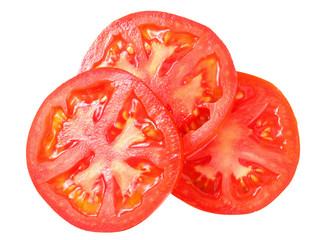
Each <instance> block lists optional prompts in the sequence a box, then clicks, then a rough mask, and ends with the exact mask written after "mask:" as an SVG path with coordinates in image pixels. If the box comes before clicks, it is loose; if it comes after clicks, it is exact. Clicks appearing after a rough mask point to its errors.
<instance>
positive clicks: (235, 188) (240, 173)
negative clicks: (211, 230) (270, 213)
mask: <svg viewBox="0 0 324 240" xmlns="http://www.w3.org/2000/svg"><path fill="white" fill-rule="evenodd" d="M298 160H299V136H298V129H297V123H296V119H295V116H294V114H293V111H292V109H291V107H290V105H289V103H288V101H287V100H286V99H285V97H284V96H283V95H282V93H281V92H280V91H279V90H278V89H277V88H276V87H275V86H273V85H272V84H271V83H269V82H267V81H265V80H263V79H260V78H257V77H254V76H251V75H248V74H244V73H238V87H237V93H236V97H235V101H234V106H233V109H232V112H231V113H230V114H229V116H228V118H227V119H226V120H225V122H224V124H223V125H222V126H221V128H220V129H219V131H218V134H217V136H216V137H215V138H214V139H213V140H212V141H211V142H209V143H208V144H207V145H206V146H205V147H203V148H202V149H200V150H199V151H197V152H195V153H194V154H192V155H191V156H189V157H187V158H186V159H185V163H184V167H183V173H182V176H181V178H180V181H179V184H178V185H177V187H176V189H175V190H174V192H173V194H174V195H175V196H177V197H178V198H180V199H181V200H183V201H184V202H186V203H188V204H190V205H192V206H194V207H196V208H199V209H201V210H204V211H208V212H212V213H220V214H244V213H251V212H254V211H257V210H259V209H261V208H263V207H265V206H266V205H268V204H269V203H270V202H272V201H273V200H274V199H275V198H276V197H277V196H278V195H279V194H280V193H281V192H282V191H283V190H284V189H285V188H286V187H287V186H288V184H289V182H290V181H291V179H292V178H293V175H294V173H295V170H296V167H297V164H298Z"/></svg>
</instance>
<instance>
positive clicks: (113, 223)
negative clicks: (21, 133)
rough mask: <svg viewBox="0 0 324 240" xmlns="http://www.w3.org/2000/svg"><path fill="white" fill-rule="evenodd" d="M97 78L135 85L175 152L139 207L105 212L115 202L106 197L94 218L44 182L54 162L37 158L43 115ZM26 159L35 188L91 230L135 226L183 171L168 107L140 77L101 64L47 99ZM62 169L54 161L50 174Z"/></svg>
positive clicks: (83, 150) (75, 150)
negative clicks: (75, 206) (75, 90)
mask: <svg viewBox="0 0 324 240" xmlns="http://www.w3.org/2000/svg"><path fill="white" fill-rule="evenodd" d="M98 80H101V81H105V80H109V81H112V82H115V83H117V84H118V86H120V87H124V86H132V87H133V89H134V92H135V93H136V94H137V95H138V96H139V97H142V98H143V99H144V98H145V100H143V101H144V102H145V103H147V107H148V108H152V111H150V114H152V115H154V117H157V118H158V119H159V123H158V125H159V127H160V129H162V130H163V131H166V130H167V129H168V131H170V136H167V137H166V138H168V139H167V140H166V141H167V142H168V144H169V148H170V153H171V152H173V154H172V158H171V159H170V161H169V167H166V168H168V169H165V174H166V176H165V177H164V179H163V181H161V182H160V185H159V188H158V189H156V187H154V188H153V189H152V190H151V191H148V192H146V193H145V196H144V197H143V199H142V203H141V205H140V206H139V207H137V208H135V209H134V210H132V211H130V212H127V213H125V214H122V215H121V216H119V217H117V216H109V215H105V214H107V213H111V210H109V205H112V204H113V202H112V198H110V199H106V200H104V202H103V206H102V208H101V210H100V214H99V217H95V218H91V217H89V216H86V215H84V214H82V213H80V212H78V211H76V209H75V208H73V207H72V206H71V204H70V203H69V201H67V200H65V199H63V198H62V197H61V196H60V195H58V194H55V193H54V192H53V190H52V189H51V188H50V187H49V186H48V184H44V179H46V180H48V177H47V175H48V174H49V171H48V167H46V166H45V165H46V164H51V163H45V164H44V165H43V167H39V161H38V159H37V146H38V144H39V139H40V138H41V135H42V130H43V126H44V119H45V116H47V114H48V109H49V108H50V107H51V106H56V105H60V104H62V103H64V102H65V100H66V93H67V92H70V91H71V90H72V89H75V88H80V87H86V86H89V85H91V84H92V83H95V82H96V81H98ZM153 108H154V109H153ZM64 109H65V110H66V111H67V109H66V107H64ZM171 149H172V150H171ZM87 151H88V149H86V148H85V147H84V146H80V147H79V146H76V147H74V148H72V149H69V151H67V153H64V154H66V155H67V156H66V157H67V158H68V156H74V155H77V156H78V157H79V158H82V156H85V155H86V152H87ZM170 153H168V156H170V155H171V154H170ZM26 159H27V168H28V172H29V175H30V177H31V180H32V182H33V184H34V186H35V188H36V190H37V191H38V193H39V194H40V195H41V197H42V198H43V199H44V200H45V201H46V202H47V204H48V205H49V206H50V207H51V208H52V209H53V210H54V211H55V212H56V213H57V214H58V215H59V216H61V217H62V218H63V219H65V220H66V221H67V222H68V223H70V224H72V225H73V226H75V227H77V228H81V229H83V230H87V231H92V232H118V231H124V230H126V229H129V228H132V227H134V226H136V225H137V224H139V223H141V222H142V221H144V220H145V219H146V218H148V217H149V216H150V215H151V214H152V213H153V212H154V211H155V210H156V209H157V208H158V207H159V206H160V204H161V203H162V202H163V201H164V200H165V199H166V197H167V196H168V195H169V194H170V193H171V191H172V189H173V188H174V186H175V185H176V183H177V181H178V179H179V176H180V172H181V171H182V162H183V147H182V143H181V139H180V135H179V133H178V131H177V130H176V128H175V127H174V123H173V121H172V118H171V117H170V114H169V113H168V111H166V109H165V107H164V106H163V105H162V104H161V102H160V101H159V100H158V98H157V97H156V96H155V94H154V93H153V92H152V91H151V90H150V89H149V88H148V87H147V86H146V85H145V84H144V83H143V82H142V81H141V80H139V79H138V78H136V77H135V76H133V75H131V74H129V73H127V72H125V71H123V70H120V69H113V68H102V69H95V70H91V71H86V72H84V73H82V74H79V75H77V76H75V77H74V78H72V79H70V80H68V81H66V82H65V83H63V84H62V85H61V86H59V87H58V88H57V89H56V90H54V91H53V92H52V93H51V94H50V95H49V96H48V97H47V98H46V99H45V100H44V102H43V103H42V104H41V106H40V108H39V109H38V111H37V113H36V115H35V118H34V120H33V123H32V125H31V128H30V131H29V134H28V140H27V146H26ZM75 163H76V160H75V161H73V160H71V163H70V166H73V165H74V164H75ZM164 164H165V163H164ZM61 165H62V164H61ZM44 166H45V167H44ZM62 169H63V166H60V164H56V165H55V164H54V168H53V171H52V173H51V175H53V176H55V175H56V174H58V173H60V172H62ZM106 187H107V188H109V187H110V188H112V187H113V186H112V183H111V182H110V183H106ZM107 206H108V207H107Z"/></svg>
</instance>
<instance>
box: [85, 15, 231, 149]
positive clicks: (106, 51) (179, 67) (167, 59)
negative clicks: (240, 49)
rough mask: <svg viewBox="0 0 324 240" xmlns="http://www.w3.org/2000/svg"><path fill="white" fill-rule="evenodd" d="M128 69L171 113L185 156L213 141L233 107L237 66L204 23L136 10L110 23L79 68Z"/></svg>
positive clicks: (221, 43)
mask: <svg viewBox="0 0 324 240" xmlns="http://www.w3.org/2000/svg"><path fill="white" fill-rule="evenodd" d="M102 67H114V68H120V69H123V70H126V71H128V72H130V73H132V74H134V75H135V76H137V77H139V78H140V79H141V80H143V81H144V82H145V83H146V84H147V85H148V86H149V87H150V88H151V89H152V90H153V91H154V92H155V93H156V95H157V96H158V97H159V98H160V99H161V100H162V102H163V104H164V105H165V106H166V107H167V109H168V110H169V111H170V112H171V113H172V115H173V118H174V120H175V123H176V125H177V127H178V129H179V131H180V134H181V136H182V137H183V144H184V152H185V154H186V155H188V154H190V153H191V152H193V151H195V150H196V149H198V148H199V147H201V146H203V145H204V144H205V143H206V142H207V141H209V140H210V139H211V138H212V137H213V136H214V134H215V132H216V130H217V128H216V127H215V126H218V125H219V124H220V123H221V122H222V121H223V119H224V118H225V115H226V114H227V112H228V111H229V109H230V107H231V104H232V102H233V99H234V96H235V90H236V71H235V69H234V66H233V62H232V59H231V56H230V54H229V52H228V50H227V49H226V47H225V45H224V44H223V42H222V41H221V40H220V39H219V38H218V37H217V36H216V35H215V33H214V32H213V31H211V30H210V29H209V28H207V27H206V26H203V25H201V24H199V23H196V22H194V21H191V20H189V19H186V18H183V17H179V16H175V15H172V14H168V13H163V12H150V11H149V12H138V13H134V14H130V15H128V16H125V17H123V18H121V19H119V20H116V21H115V22H113V23H111V24H110V25H109V26H108V27H107V28H106V29H104V30H103V32H102V33H101V34H100V35H99V36H98V38H97V39H96V41H95V42H94V43H93V45H92V46H91V47H90V49H89V51H88V52H87V54H86V55H85V57H84V59H83V62H82V66H81V69H80V72H83V71H86V70H89V69H94V68H102Z"/></svg>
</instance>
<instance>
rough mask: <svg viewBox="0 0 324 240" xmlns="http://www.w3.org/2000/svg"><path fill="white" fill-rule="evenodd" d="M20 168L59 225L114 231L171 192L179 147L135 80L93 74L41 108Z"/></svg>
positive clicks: (165, 118) (165, 117)
mask: <svg viewBox="0 0 324 240" xmlns="http://www.w3.org/2000/svg"><path fill="white" fill-rule="evenodd" d="M27 165H28V170H29V173H30V176H31V179H32V181H33V183H34V185H35V187H36V189H37V190H38V192H39V193H40V195H41V196H42V197H43V198H44V199H45V201H46V202H47V203H48V204H49V205H50V206H51V207H52V208H53V209H54V211H56V212H57V213H58V214H59V215H60V216H61V217H63V218H64V219H65V220H67V221H68V222H70V223H71V224H73V225H75V226H77V227H79V228H82V229H85V230H89V231H98V232H111V231H121V230H124V229H127V228H130V227H132V226H134V225H136V224H138V223H140V222H141V221H143V220H144V219H145V218H147V217H148V216H149V215H150V214H151V213H152V212H153V211H154V210H155V209H156V208H157V207H158V206H159V205H160V204H161V203H162V201H163V200H164V199H165V198H166V197H167V196H168V194H169V193H170V192H171V190H172V188H173V186H174V185H175V182H176V181H177V178H178V175H179V171H180V170H181V166H182V145H181V143H180V135H179V133H178V131H177V129H176V127H175V126H174V124H173V122H172V120H171V118H170V115H169V113H168V111H167V110H166V109H165V108H164V106H163V105H162V103H161V102H160V101H159V100H158V99H157V98H156V96H155V95H154V94H153V93H152V92H151V91H150V90H149V89H148V88H147V87H146V86H145V85H144V84H143V83H142V82H141V81H140V80H139V79H137V78H136V77H135V76H133V75H131V74H129V73H127V72H125V71H122V70H119V69H109V68H106V69H95V70H91V71H88V72H85V73H82V74H80V75H78V76H76V77H74V78H73V79H71V80H69V81H67V82H66V83H64V84H63V85H61V86H60V87H58V88H57V89H56V90H55V91H54V92H53V93H51V94H50V95H49V96H48V97H47V98H46V100H45V101H44V102H43V104H42V105H41V107H40V109H39V110H38V112H37V114H36V116H35V119H34V121H33V123H32V126H31V129H30V133H29V137H28V143H27Z"/></svg>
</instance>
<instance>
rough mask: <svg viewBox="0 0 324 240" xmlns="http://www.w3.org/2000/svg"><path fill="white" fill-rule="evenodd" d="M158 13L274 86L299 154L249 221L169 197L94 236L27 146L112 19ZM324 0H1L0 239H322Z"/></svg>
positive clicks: (244, 69) (248, 217) (323, 214)
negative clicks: (61, 204) (47, 192)
mask: <svg viewBox="0 0 324 240" xmlns="http://www.w3.org/2000/svg"><path fill="white" fill-rule="evenodd" d="M142 10H160V11H166V12H170V13H174V14H177V15H181V16H184V17H187V18H189V19H192V20H195V21H197V22H200V23H202V24H204V25H206V26H208V27H209V28H211V29H212V30H213V31H215V32H216V34H217V35H218V36H219V37H220V38H221V39H222V40H223V41H224V43H225V44H226V45H227V47H228V49H229V51H230V53H231V54H232V58H233V61H234V64H235V66H236V69H237V70H239V71H243V72H246V73H250V74H253V75H256V76H259V77H262V78H264V79H267V80H268V81H270V82H272V83H274V84H275V85H276V86H277V87H278V88H279V89H281V90H282V92H283V93H284V94H285V96H286V97H287V98H288V100H289V101H290V103H291V106H292V108H293V109H294V112H295V115H296V117H297V120H298V123H299V131H300V139H301V156H300V163H299V165H298V168H297V172H296V175H295V177H294V179H293V180H292V182H291V184H290V185H289V186H288V188H287V189H286V190H285V191H284V192H283V193H282V194H281V195H280V196H279V197H278V198H277V199H276V200H275V201H274V202H273V203H271V204H270V205H269V206H267V207H266V208H264V209H263V210H261V211H259V212H256V213H253V214H248V215H242V216H223V215H216V214H211V213H206V212H202V211H199V210H197V209H195V208H193V207H190V206H188V205H186V204H185V203H182V202H181V201H180V200H178V199H176V198H175V197H173V196H170V197H169V198H168V199H167V200H166V201H165V202H164V203H163V204H162V205H161V207H160V208H159V209H158V210H157V211H156V212H154V213H153V215H151V217H149V218H148V219H147V220H145V221H144V222H142V223H141V224H139V225H138V226H136V227H134V228H132V229H130V230H127V231H124V232H119V233H93V232H86V231H83V230H80V229H78V228H75V227H73V226H71V225H70V224H69V223H67V222H66V221H64V220H63V219H61V218H60V217H59V216H58V215H57V214H56V213H54V212H53V211H52V210H51V208H50V207H49V206H48V205H47V204H46V203H45V202H44V201H43V199H42V198H41V197H40V196H39V195H38V193H37V192H36V190H35V188H34V186H33V185H32V182H31V180H30V178H29V175H28V171H27V167H26V158H25V147H26V141H27V135H28V131H29V127H30V125H31V122H32V120H33V117H34V115H35V113H36V111H37V109H38V107H39V105H40V104H41V102H42V101H43V100H44V98H45V97H46V96H47V95H48V94H49V93H51V92H52V91H53V90H54V89H55V88H56V87H57V86H59V85H60V84H61V83H63V82H64V81H66V80H68V79H70V78H71V77H73V76H74V75H76V74H77V72H78V69H79V67H80V63H81V60H82V58H83V56H84V54H85V53H86V51H87V49H88V48H89V47H90V45H91V44H92V42H93V41H94V40H95V38H96V37H97V35H98V34H99V33H100V32H101V31H102V30H103V29H104V28H105V27H106V26H107V25H108V24H109V23H110V22H112V21H113V20H115V19H117V18H120V17H122V16H124V15H126V14H129V13H132V12H136V11H142ZM323 10H324V8H323V6H322V1H314V0H308V1H298V0H295V1H288V0H286V1H284V0H281V1H275V0H272V1H260V0H259V1H248V0H244V1H242V0H240V1H230V0H226V1H225V0H224V1H216V0H214V1H204V0H195V1H189V0H186V1H180V0H178V1H177V0H164V1H163V0H160V1H155V0H151V1H143V0H135V1H131V0H120V1H108V0H106V1H94V0H92V1H81V0H79V1H68V0H65V1H59V0H56V1H35V0H29V1H22V0H20V1H1V4H0V33H1V37H0V68H1V71H0V79H1V80H0V81H1V85H0V99H1V101H0V104H1V109H0V114H1V115H0V123H1V124H0V126H1V132H0V141H1V142H0V148H1V155H0V156H1V158H0V159H1V160H0V166H1V168H0V169H1V171H0V184H1V185H0V186H1V188H0V219H1V220H2V223H1V224H0V229H1V230H0V238H1V239H35V240H38V239H47V240H50V239H78V240H82V239H109V240H113V239H177V238H178V239H186V240H187V239H293V238H295V237H301V238H304V239H305V238H306V237H307V239H324V230H323V223H324V222H323V216H324V181H323V170H324V156H323V149H324V146H323V144H324V140H323V136H324V130H323V124H324V108H323V103H324V101H323V81H324V77H323V68H324V60H323V56H324V47H323V45H324V14H323Z"/></svg>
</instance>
